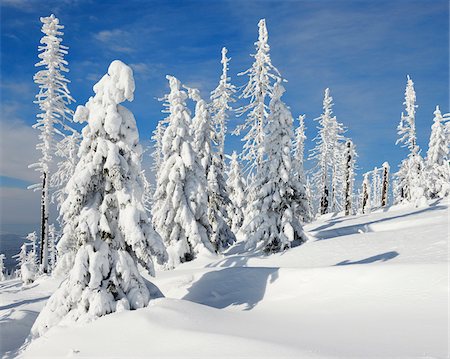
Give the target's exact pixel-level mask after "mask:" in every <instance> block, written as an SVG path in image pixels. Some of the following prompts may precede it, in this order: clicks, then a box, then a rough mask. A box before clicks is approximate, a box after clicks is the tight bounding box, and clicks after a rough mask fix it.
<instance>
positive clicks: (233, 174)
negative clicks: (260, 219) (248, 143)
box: [227, 151, 247, 234]
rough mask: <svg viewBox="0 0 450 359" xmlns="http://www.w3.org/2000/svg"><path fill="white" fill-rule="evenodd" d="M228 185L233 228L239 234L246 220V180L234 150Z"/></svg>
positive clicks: (229, 210) (230, 218)
mask: <svg viewBox="0 0 450 359" xmlns="http://www.w3.org/2000/svg"><path fill="white" fill-rule="evenodd" d="M227 187H228V191H229V195H230V204H229V206H228V214H229V223H230V227H231V230H232V231H233V233H234V234H237V233H238V231H239V229H240V228H241V226H242V223H243V221H244V209H245V208H246V206H247V201H246V198H245V182H244V179H243V177H242V173H241V167H240V166H239V161H238V155H237V153H236V151H233V154H232V155H231V159H230V165H229V169H228V179H227Z"/></svg>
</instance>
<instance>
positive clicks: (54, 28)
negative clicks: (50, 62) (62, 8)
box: [40, 14, 64, 37]
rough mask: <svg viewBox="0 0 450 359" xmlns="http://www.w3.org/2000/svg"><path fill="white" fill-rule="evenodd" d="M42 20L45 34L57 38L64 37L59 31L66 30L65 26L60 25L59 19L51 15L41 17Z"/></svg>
mask: <svg viewBox="0 0 450 359" xmlns="http://www.w3.org/2000/svg"><path fill="white" fill-rule="evenodd" d="M40 20H41V22H42V23H43V24H44V25H42V30H41V31H42V32H43V33H44V34H46V35H48V36H55V37H56V36H58V35H63V33H62V32H60V31H58V30H61V29H64V26H63V25H60V24H59V19H58V18H57V17H56V16H55V15H53V14H51V15H50V16H47V17H41V19H40Z"/></svg>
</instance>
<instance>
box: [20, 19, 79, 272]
mask: <svg viewBox="0 0 450 359" xmlns="http://www.w3.org/2000/svg"><path fill="white" fill-rule="evenodd" d="M41 22H42V23H43V25H42V32H43V33H44V36H43V37H42V39H41V44H42V45H41V46H39V51H41V53H40V54H39V58H40V59H41V61H39V62H38V63H37V64H36V66H37V67H43V69H42V70H40V71H38V72H37V73H36V75H35V76H34V81H35V83H36V84H38V85H39V89H40V90H39V94H38V95H36V99H37V100H36V103H37V104H38V105H39V108H40V111H41V113H39V114H38V115H37V118H38V120H37V122H36V124H35V125H34V126H33V127H34V128H37V129H38V130H39V131H40V135H39V139H40V141H41V142H40V143H39V144H38V145H37V146H36V149H37V150H38V151H40V152H41V158H40V159H39V162H37V163H34V164H32V165H30V166H29V167H30V168H35V169H36V171H38V172H40V173H41V180H42V183H41V184H36V185H33V186H30V188H32V189H34V190H41V191H42V196H41V245H40V255H39V263H40V264H41V266H42V270H43V271H44V272H47V268H48V217H49V199H50V198H49V185H50V181H51V173H50V170H51V163H52V157H53V152H54V134H55V131H57V130H58V127H59V129H60V130H62V129H64V128H65V127H66V124H65V122H66V121H70V120H71V115H72V111H71V110H70V109H69V108H68V107H67V105H69V104H70V103H71V102H72V101H73V98H72V97H71V96H70V92H69V90H68V88H67V84H68V83H69V80H68V79H66V78H65V77H64V72H68V71H69V70H68V69H67V67H66V66H67V61H66V60H64V55H66V54H67V49H68V48H67V47H66V46H63V45H61V41H62V39H61V37H60V36H62V35H63V32H61V30H62V29H63V28H64V26H62V25H60V24H59V19H58V18H56V17H55V15H53V14H52V15H50V16H49V17H41Z"/></svg>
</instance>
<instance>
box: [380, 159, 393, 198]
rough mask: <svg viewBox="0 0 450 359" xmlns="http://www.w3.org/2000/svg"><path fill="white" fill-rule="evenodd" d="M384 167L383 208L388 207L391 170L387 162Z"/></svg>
mask: <svg viewBox="0 0 450 359" xmlns="http://www.w3.org/2000/svg"><path fill="white" fill-rule="evenodd" d="M382 167H383V176H382V178H383V179H382V187H381V207H386V206H387V205H388V201H389V174H390V169H391V168H390V166H389V163H387V162H384V163H383V166H382Z"/></svg>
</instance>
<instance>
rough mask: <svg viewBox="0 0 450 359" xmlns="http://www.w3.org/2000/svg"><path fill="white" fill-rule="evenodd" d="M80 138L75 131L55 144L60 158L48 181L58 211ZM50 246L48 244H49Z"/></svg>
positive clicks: (74, 165) (74, 166)
mask: <svg viewBox="0 0 450 359" xmlns="http://www.w3.org/2000/svg"><path fill="white" fill-rule="evenodd" d="M80 141H81V136H80V134H79V133H78V132H77V131H76V130H72V133H71V134H70V135H68V136H66V135H63V138H62V139H61V141H59V142H58V143H57V144H56V152H55V153H56V155H57V156H58V157H59V158H60V160H59V162H58V163H57V169H56V171H55V173H54V174H53V176H52V177H51V179H50V185H51V187H52V188H53V193H52V202H53V201H56V203H57V207H58V209H60V208H61V205H62V204H63V202H64V200H65V199H66V193H65V188H66V185H67V182H69V180H70V178H71V177H72V176H73V174H74V172H75V168H76V166H77V163H78V148H79V146H80ZM49 245H50V243H49Z"/></svg>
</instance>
